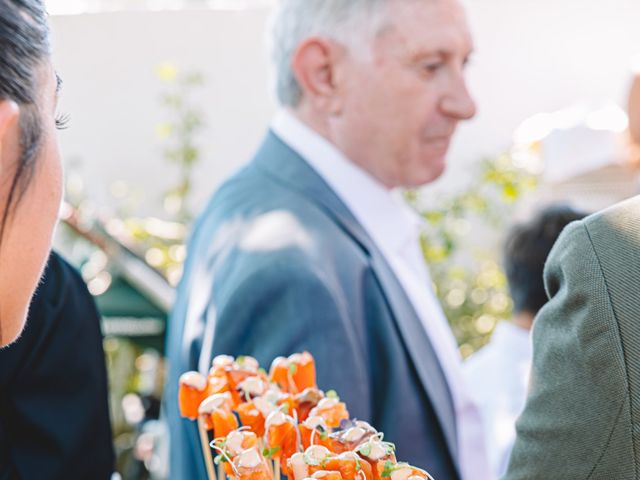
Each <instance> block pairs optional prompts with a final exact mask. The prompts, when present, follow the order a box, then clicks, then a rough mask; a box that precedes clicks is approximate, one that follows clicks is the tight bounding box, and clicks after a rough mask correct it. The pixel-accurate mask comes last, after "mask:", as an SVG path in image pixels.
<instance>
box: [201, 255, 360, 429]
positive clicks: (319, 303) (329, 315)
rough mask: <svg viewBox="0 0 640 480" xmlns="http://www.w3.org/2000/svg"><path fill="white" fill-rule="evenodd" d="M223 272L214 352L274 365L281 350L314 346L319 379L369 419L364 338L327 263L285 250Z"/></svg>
mask: <svg viewBox="0 0 640 480" xmlns="http://www.w3.org/2000/svg"><path fill="white" fill-rule="evenodd" d="M221 274H222V275H223V278H224V282H222V283H221V285H220V286H219V288H217V287H216V286H215V285H214V298H215V309H216V320H215V322H216V326H215V334H214V340H213V348H212V356H215V355H219V354H230V355H234V356H237V355H252V356H254V357H256V358H257V359H258V361H259V362H260V364H261V365H263V366H264V368H265V369H268V368H269V365H270V362H271V361H272V360H273V359H274V358H275V357H277V356H288V355H290V354H292V353H295V352H301V351H304V350H306V351H309V352H310V353H311V354H312V355H313V356H314V358H315V360H316V369H317V380H318V386H319V387H320V388H321V389H324V390H329V389H334V390H336V391H337V392H338V394H339V395H340V397H341V398H342V399H343V400H344V401H345V402H347V404H348V405H349V408H350V409H351V410H350V413H351V416H352V417H357V418H360V419H363V420H366V419H369V418H370V416H371V411H370V410H371V408H370V404H369V401H368V399H369V398H370V385H369V374H368V371H367V362H366V361H365V358H364V353H363V348H362V343H361V342H360V341H359V339H358V338H357V333H356V329H355V328H354V327H353V323H352V322H353V320H354V319H350V318H349V316H348V314H347V308H346V301H347V300H346V298H345V295H344V292H342V291H341V290H340V287H339V285H337V283H336V282H335V281H332V279H331V278H330V277H329V276H328V275H326V274H325V273H324V270H323V269H322V268H319V267H318V266H316V265H313V264H312V263H310V262H309V261H308V259H307V258H306V257H304V255H302V254H299V253H297V252H291V251H289V252H287V251H285V252H276V253H274V252H271V253H269V254H266V255H261V256H257V257H256V256H249V257H248V258H244V259H236V260H235V262H234V267H233V271H226V272H221ZM218 278H219V277H218Z"/></svg>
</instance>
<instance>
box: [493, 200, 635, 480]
mask: <svg viewBox="0 0 640 480" xmlns="http://www.w3.org/2000/svg"><path fill="white" fill-rule="evenodd" d="M544 281H545V287H546V290H547V293H548V295H549V302H548V303H547V304H546V305H545V306H544V307H543V308H542V309H541V310H540V312H539V313H538V315H537V316H536V319H535V321H534V325H533V362H532V368H531V377H530V382H529V392H528V397H527V400H526V405H525V408H524V411H523V413H522V415H521V416H520V417H519V418H518V421H517V423H516V432H517V433H516V441H515V444H514V447H513V451H512V454H511V458H510V460H509V468H508V470H507V474H506V476H505V477H504V478H505V479H507V480H525V479H532V478H554V479H555V478H557V479H563V480H572V479H586V478H592V479H627V478H629V479H631V478H638V471H640V449H638V430H637V425H638V412H640V369H638V365H640V322H639V321H638V320H639V318H640V197H634V198H632V199H630V200H627V201H624V202H622V203H620V204H618V205H615V206H613V207H611V208H608V209H606V210H604V211H602V212H599V213H597V214H595V215H591V216H589V217H586V218H585V219H583V220H579V221H577V222H573V223H572V224H571V225H569V226H568V227H567V228H565V229H564V231H563V232H562V234H561V235H560V238H559V239H558V241H557V242H556V244H555V245H554V247H553V249H552V251H551V253H550V254H549V259H548V261H547V264H546V266H545V270H544Z"/></svg>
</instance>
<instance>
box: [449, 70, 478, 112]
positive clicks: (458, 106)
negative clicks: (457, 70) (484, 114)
mask: <svg viewBox="0 0 640 480" xmlns="http://www.w3.org/2000/svg"><path fill="white" fill-rule="evenodd" d="M441 108H442V110H443V113H445V115H448V116H450V117H453V118H455V119H457V120H469V119H470V118H473V117H474V116H475V114H476V103H475V102H474V100H473V98H471V94H470V93H469V89H468V88H467V82H466V81H465V79H464V76H463V75H459V76H457V77H456V78H455V79H453V80H452V83H451V86H450V89H449V91H448V92H447V94H446V96H445V97H444V98H443V99H442V103H441Z"/></svg>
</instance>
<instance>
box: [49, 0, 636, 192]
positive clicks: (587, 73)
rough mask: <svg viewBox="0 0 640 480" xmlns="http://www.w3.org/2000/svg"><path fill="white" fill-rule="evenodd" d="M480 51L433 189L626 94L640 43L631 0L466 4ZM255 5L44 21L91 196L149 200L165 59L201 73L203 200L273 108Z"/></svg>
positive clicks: (69, 144) (70, 139)
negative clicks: (553, 120)
mask: <svg viewBox="0 0 640 480" xmlns="http://www.w3.org/2000/svg"><path fill="white" fill-rule="evenodd" d="M465 3H466V4H467V5H468V10H469V16H470V21H471V25H472V30H473V32H474V34H475V38H476V47H477V55H476V57H475V58H474V61H473V64H472V66H471V67H470V70H469V79H470V84H471V89H472V91H473V93H474V94H475V97H476V98H477V101H478V104H479V108H480V110H479V115H478V116H477V117H476V119H474V120H473V121H472V122H469V123H468V124H466V125H464V126H463V127H461V129H460V131H459V133H458V136H457V138H456V142H455V144H454V147H453V149H452V152H451V155H450V164H451V167H450V169H449V171H448V173H447V174H446V175H445V176H444V177H443V179H441V180H440V181H439V182H438V183H437V184H435V188H436V189H438V190H439V189H441V188H453V186H454V185H456V184H459V183H460V182H462V180H463V179H466V173H465V172H468V171H469V170H468V165H469V163H471V162H474V161H476V160H478V159H480V158H482V157H483V156H485V155H491V154H495V153H497V152H499V151H501V150H502V149H504V148H506V147H507V146H508V145H509V142H510V138H511V134H512V132H513V129H514V128H515V126H517V124H518V123H519V122H520V121H522V120H523V119H525V118H526V117H528V116H530V115H531V114H533V113H536V112H540V111H552V110H555V109H558V108H562V107H564V106H567V105H570V104H572V103H574V102H577V101H581V100H600V99H611V100H614V101H617V102H618V103H620V104H624V102H625V96H626V88H627V85H628V81H629V62H630V59H631V57H632V56H633V55H635V54H637V53H639V52H640V29H639V28H637V24H638V21H639V20H640V2H639V1H638V0H609V1H603V0H466V2H465ZM266 13H267V12H266V10H265V9H264V8H262V9H261V8H258V9H253V10H248V11H244V12H229V11H212V10H197V11H194V10H190V11H182V12H148V13H145V12H128V13H110V14H93V15H82V16H56V17H53V18H52V23H53V32H54V40H55V45H54V48H55V60H56V64H57V68H58V69H59V71H60V73H61V74H62V76H63V77H64V80H65V87H64V97H63V102H62V107H61V108H62V110H64V111H66V112H68V113H70V114H71V117H72V122H71V128H70V130H68V131H67V132H63V134H62V146H63V153H64V156H65V158H67V159H71V158H74V157H80V158H81V159H83V160H84V162H85V173H86V177H87V179H88V180H89V183H90V184H91V187H92V192H93V195H94V196H96V197H97V198H99V199H101V201H105V192H106V190H107V187H108V185H109V184H110V183H111V182H112V181H114V180H116V179H120V178H122V179H125V180H126V181H128V182H130V183H135V184H138V185H141V186H142V187H143V188H144V189H145V191H146V192H147V195H148V197H149V198H150V199H151V200H153V201H155V199H156V198H158V196H159V194H160V192H161V191H162V186H163V185H165V184H166V183H167V175H169V173H168V172H171V170H170V168H169V167H165V165H164V164H163V163H162V161H161V160H160V146H159V142H158V140H157V139H156V138H155V136H154V126H155V124H156V123H157V122H158V121H159V120H161V118H162V110H161V109H160V107H159V104H158V102H157V95H158V92H159V90H160V87H161V85H160V82H159V81H158V80H157V79H156V77H155V76H154V71H153V69H154V66H155V65H156V64H158V63H160V62H162V61H165V60H170V61H173V62H174V63H176V64H177V65H178V66H179V67H181V68H183V69H198V70H202V71H203V72H204V73H205V74H206V75H207V76H208V77H209V84H208V88H207V89H206V90H205V91H203V92H202V97H201V98H202V101H203V105H204V106H205V107H206V110H207V117H208V130H207V135H206V136H205V137H203V138H202V145H203V148H204V151H205V161H204V162H203V164H202V166H201V167H200V174H199V175H198V179H197V198H198V199H199V201H200V202H201V201H202V200H203V199H205V198H206V197H207V196H208V195H209V192H210V191H211V189H212V188H213V187H215V185H217V184H218V183H219V182H220V180H221V179H222V178H223V177H224V176H226V175H228V173H229V172H230V171H232V170H233V169H235V168H236V167H237V166H238V165H239V164H240V163H242V162H243V161H246V160H247V159H248V157H249V156H250V154H251V152H252V151H253V150H254V148H255V146H256V145H257V144H258V142H259V140H260V138H261V136H262V134H263V131H264V128H265V126H266V125H267V123H268V120H269V118H270V116H271V114H272V112H273V109H274V106H273V103H272V102H271V100H270V98H269V95H268V88H267V78H268V77H267V63H266V59H265V55H264V53H263V52H264V46H263V38H264V37H263V24H264V20H265V18H266Z"/></svg>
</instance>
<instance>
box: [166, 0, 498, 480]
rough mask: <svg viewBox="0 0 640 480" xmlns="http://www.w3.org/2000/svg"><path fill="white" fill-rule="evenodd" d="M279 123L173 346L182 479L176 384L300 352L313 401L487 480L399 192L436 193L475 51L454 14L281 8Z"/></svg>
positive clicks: (456, 365)
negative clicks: (309, 361)
mask: <svg viewBox="0 0 640 480" xmlns="http://www.w3.org/2000/svg"><path fill="white" fill-rule="evenodd" d="M279 5H280V6H279V9H278V10H277V15H276V17H275V22H274V24H273V31H272V34H273V35H272V37H273V50H272V58H273V62H274V65H275V67H276V70H277V93H278V99H279V102H280V105H281V109H280V111H279V113H278V114H277V116H276V118H275V119H274V121H273V123H272V125H271V130H270V131H269V133H268V134H267V136H266V138H265V140H264V142H263V144H262V146H261V147H260V149H259V151H258V153H257V154H256V156H255V157H254V159H253V161H252V162H251V163H250V164H249V165H248V166H247V167H246V168H244V169H243V170H241V171H240V172H239V173H237V174H236V175H235V176H233V177H232V178H231V179H229V180H227V181H226V182H225V184H224V185H223V186H222V187H221V188H220V189H219V190H218V192H217V193H216V195H215V196H214V197H213V199H212V201H211V203H210V204H209V205H208V207H207V209H206V210H205V212H204V213H203V214H202V215H201V216H200V218H199V220H198V222H197V224H196V226H195V231H194V233H193V235H192V237H191V240H190V244H189V249H188V250H189V258H188V260H187V262H186V265H185V272H184V275H183V278H182V281H181V284H180V286H179V289H178V296H177V301H176V305H175V307H174V310H173V314H172V316H171V320H170V325H169V331H168V345H167V349H168V357H169V363H170V371H169V377H168V384H167V390H166V395H165V398H166V400H167V406H168V416H169V426H170V429H171V442H172V444H171V476H172V478H181V479H182V478H184V479H186V478H205V471H204V462H203V458H202V452H201V450H200V445H199V442H198V435H197V430H196V427H195V426H194V422H189V421H188V420H185V419H181V418H180V415H179V410H178V404H177V399H178V393H177V389H178V379H179V377H180V375H181V374H182V373H183V372H185V371H187V370H199V371H200V372H203V373H206V372H207V371H208V369H209V367H210V366H211V360H212V358H213V357H214V356H215V355H218V354H229V355H234V356H238V355H252V356H254V357H256V358H257V359H258V361H259V362H260V363H261V364H263V365H265V367H268V365H269V364H270V362H271V361H272V360H273V359H274V358H275V357H277V356H281V355H290V354H292V353H294V352H300V351H304V350H307V351H309V352H311V353H312V354H313V356H314V357H315V359H316V365H317V380H318V385H319V387H320V388H322V389H325V390H328V389H330V388H331V389H335V390H336V391H337V392H338V394H339V395H340V396H341V398H342V400H343V401H345V402H346V403H347V405H348V406H349V411H350V413H351V416H352V417H354V418H358V419H360V420H365V421H368V422H370V423H371V424H372V425H374V426H375V427H376V428H378V429H379V430H381V431H383V432H384V433H385V440H389V441H392V442H394V443H395V444H396V445H397V449H398V450H397V454H398V457H399V458H402V459H403V460H406V461H408V462H410V463H412V464H415V465H417V466H419V467H421V468H424V469H426V470H428V471H429V472H430V473H431V474H432V475H433V477H434V478H438V479H447V480H456V479H459V478H462V479H466V480H472V479H473V480H486V479H487V478H490V474H489V467H488V463H487V459H486V457H485V451H484V435H483V432H482V426H481V421H480V417H479V413H478V411H477V409H476V408H475V405H473V402H472V400H471V399H470V398H469V396H468V395H467V393H466V391H465V388H464V382H463V379H462V372H461V359H460V356H459V352H458V349H457V344H456V340H455V338H454V336H453V333H452V332H451V329H450V327H449V325H448V322H447V320H446V318H445V316H444V313H443V311H442V308H441V306H440V304H439V303H438V301H437V298H436V296H435V294H434V292H433V291H432V287H431V279H430V275H429V272H428V270H427V267H426V265H425V262H424V258H423V256H422V253H421V250H420V244H419V236H420V219H419V217H418V215H416V213H415V212H413V211H412V210H411V209H410V208H408V207H407V205H406V204H405V203H404V202H403V201H402V198H401V195H396V194H397V193H399V192H394V189H396V188H402V187H417V186H420V185H424V184H427V183H429V182H432V181H434V180H435V179H437V178H438V177H439V176H440V175H441V174H442V172H443V170H444V168H445V164H446V155H447V151H448V148H449V144H450V142H451V139H452V136H453V134H454V132H455V130H456V127H457V125H458V123H459V122H460V121H463V120H465V119H469V118H471V117H473V116H474V114H475V104H474V102H473V100H472V99H471V97H470V95H469V93H468V91H467V87H466V81H465V65H466V64H467V61H468V59H469V56H470V54H471V51H472V49H473V44H472V39H471V36H470V33H469V30H468V26H467V21H466V17H465V13H464V10H463V8H462V6H461V5H460V4H459V3H458V2H457V0H384V1H376V2H372V1H371V0H284V1H282V2H280V4H279Z"/></svg>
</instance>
